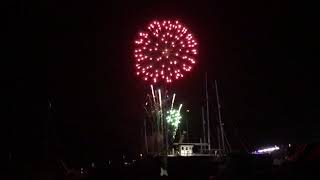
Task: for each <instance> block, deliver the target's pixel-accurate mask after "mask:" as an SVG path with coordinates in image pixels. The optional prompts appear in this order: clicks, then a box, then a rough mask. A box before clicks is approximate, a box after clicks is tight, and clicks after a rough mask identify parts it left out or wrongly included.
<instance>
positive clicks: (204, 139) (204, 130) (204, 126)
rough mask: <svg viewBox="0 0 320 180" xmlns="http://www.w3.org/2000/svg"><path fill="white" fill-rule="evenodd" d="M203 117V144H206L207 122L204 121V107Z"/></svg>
mask: <svg viewBox="0 0 320 180" xmlns="http://www.w3.org/2000/svg"><path fill="white" fill-rule="evenodd" d="M201 110H202V111H201V112H202V113H201V117H202V132H203V143H206V125H205V124H206V122H205V120H204V108H203V106H202V107H201Z"/></svg>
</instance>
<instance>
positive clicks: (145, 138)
mask: <svg viewBox="0 0 320 180" xmlns="http://www.w3.org/2000/svg"><path fill="white" fill-rule="evenodd" d="M146 121H147V120H146V118H144V122H143V125H144V145H145V148H146V152H147V154H148V153H149V149H148V139H147V122H146Z"/></svg>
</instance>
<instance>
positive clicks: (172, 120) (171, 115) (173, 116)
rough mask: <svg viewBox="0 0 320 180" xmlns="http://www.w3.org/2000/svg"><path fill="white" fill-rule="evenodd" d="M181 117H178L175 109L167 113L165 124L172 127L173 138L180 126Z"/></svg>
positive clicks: (177, 111)
mask: <svg viewBox="0 0 320 180" xmlns="http://www.w3.org/2000/svg"><path fill="white" fill-rule="evenodd" d="M181 118H182V117H181V115H180V111H179V110H177V109H171V110H169V111H167V117H166V120H167V123H168V124H169V125H170V126H171V127H173V131H174V133H173V136H175V134H176V132H177V129H178V127H179V124H180V119H181Z"/></svg>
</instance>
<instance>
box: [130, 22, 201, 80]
mask: <svg viewBox="0 0 320 180" xmlns="http://www.w3.org/2000/svg"><path fill="white" fill-rule="evenodd" d="M197 53H198V51H197V42H196V40H195V39H194V37H193V35H192V34H191V33H190V32H189V31H188V29H187V28H186V27H184V26H183V25H181V24H180V23H179V22H178V21H162V22H160V21H153V22H152V23H150V24H149V26H148V27H147V30H146V31H144V32H140V33H139V35H138V37H137V39H136V41H135V49H134V58H135V60H136V63H135V67H136V73H137V75H138V76H141V78H143V79H144V80H145V81H149V82H151V83H158V82H166V83H171V82H172V81H173V80H177V79H180V78H183V76H184V73H186V72H189V71H191V69H192V67H193V65H194V64H195V63H196V56H197Z"/></svg>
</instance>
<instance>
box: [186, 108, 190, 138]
mask: <svg viewBox="0 0 320 180" xmlns="http://www.w3.org/2000/svg"><path fill="white" fill-rule="evenodd" d="M188 115H189V109H187V115H186V125H187V141H188V142H189V124H188Z"/></svg>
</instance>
